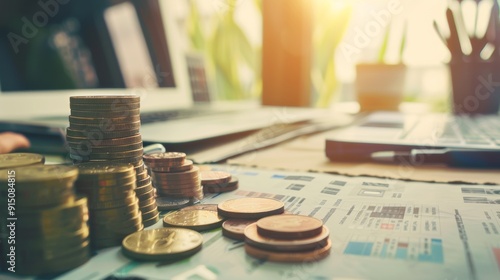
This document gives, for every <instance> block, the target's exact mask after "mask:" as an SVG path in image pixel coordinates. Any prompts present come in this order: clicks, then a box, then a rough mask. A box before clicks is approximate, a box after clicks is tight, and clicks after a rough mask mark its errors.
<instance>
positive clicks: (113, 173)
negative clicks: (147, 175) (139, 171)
mask: <svg viewBox="0 0 500 280" xmlns="http://www.w3.org/2000/svg"><path fill="white" fill-rule="evenodd" d="M78 169H79V170H80V176H79V178H78V179H79V180H80V179H94V178H99V179H116V178H117V177H135V172H134V167H133V166H132V165H131V164H126V163H121V164H120V163H108V162H86V163H82V164H79V165H78Z"/></svg>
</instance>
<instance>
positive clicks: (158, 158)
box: [144, 152, 203, 210]
mask: <svg viewBox="0 0 500 280" xmlns="http://www.w3.org/2000/svg"><path fill="white" fill-rule="evenodd" d="M144 162H145V164H146V166H147V167H148V170H149V172H150V174H151V178H152V181H153V186H154V187H156V190H157V196H158V197H160V198H161V197H166V198H174V199H190V200H200V199H202V198H203V188H202V187H201V181H200V176H199V168H198V167H197V166H194V165H193V162H192V161H190V160H186V154H185V153H178V152H166V153H152V154H147V155H144ZM169 206H172V204H169ZM165 210H167V209H165Z"/></svg>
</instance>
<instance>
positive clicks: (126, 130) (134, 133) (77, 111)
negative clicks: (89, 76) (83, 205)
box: [66, 95, 159, 226]
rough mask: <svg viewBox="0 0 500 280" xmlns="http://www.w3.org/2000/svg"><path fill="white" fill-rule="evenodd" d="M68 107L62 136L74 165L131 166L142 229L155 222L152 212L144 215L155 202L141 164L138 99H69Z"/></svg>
mask: <svg viewBox="0 0 500 280" xmlns="http://www.w3.org/2000/svg"><path fill="white" fill-rule="evenodd" d="M70 108H71V115H70V116H69V123H70V125H69V128H68V129H67V133H66V134H67V135H66V139H67V141H68V145H69V148H70V157H71V158H72V159H73V160H74V161H75V162H76V163H82V162H88V161H98V162H102V161H106V162H113V163H130V164H132V165H133V166H134V168H135V171H136V176H137V177H136V179H137V181H136V185H137V189H136V192H137V196H138V198H139V204H140V205H141V212H142V214H143V217H142V218H143V219H142V220H143V222H144V226H149V225H151V224H154V223H156V222H157V221H158V220H159V218H158V217H156V218H155V213H153V212H152V211H149V212H146V210H148V209H151V208H153V207H152V206H151V204H153V203H156V202H155V201H154V197H153V198H151V195H152V193H153V187H152V184H151V178H150V177H149V174H148V173H147V171H146V170H145V167H144V162H143V161H142V155H143V145H142V138H141V135H140V133H139V130H140V127H141V123H140V98H139V96H132V95H126V96H105V95H103V96H72V97H70ZM143 206H144V207H143ZM146 206H147V207H146ZM143 208H144V209H143ZM155 211H157V209H156V210H155Z"/></svg>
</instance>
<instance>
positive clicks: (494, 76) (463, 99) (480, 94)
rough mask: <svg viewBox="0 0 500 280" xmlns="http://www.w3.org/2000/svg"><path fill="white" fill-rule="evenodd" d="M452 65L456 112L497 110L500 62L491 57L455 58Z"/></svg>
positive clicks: (499, 89) (471, 112) (453, 100)
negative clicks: (490, 58) (475, 59)
mask: <svg viewBox="0 0 500 280" xmlns="http://www.w3.org/2000/svg"><path fill="white" fill-rule="evenodd" d="M449 66H450V73H451V84H452V90H453V92H452V109H453V113H454V114H457V115H477V114H497V113H498V108H499V104H500V64H498V63H495V62H492V61H452V62H450V64H449Z"/></svg>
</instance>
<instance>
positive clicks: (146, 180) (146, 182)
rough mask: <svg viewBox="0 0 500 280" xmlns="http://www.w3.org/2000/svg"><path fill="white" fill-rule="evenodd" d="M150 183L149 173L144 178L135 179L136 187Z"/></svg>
mask: <svg viewBox="0 0 500 280" xmlns="http://www.w3.org/2000/svg"><path fill="white" fill-rule="evenodd" d="M146 174H147V173H146ZM150 183H151V177H149V175H147V177H146V178H145V179H141V180H139V179H137V188H140V187H144V186H147V185H149V184H150Z"/></svg>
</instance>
